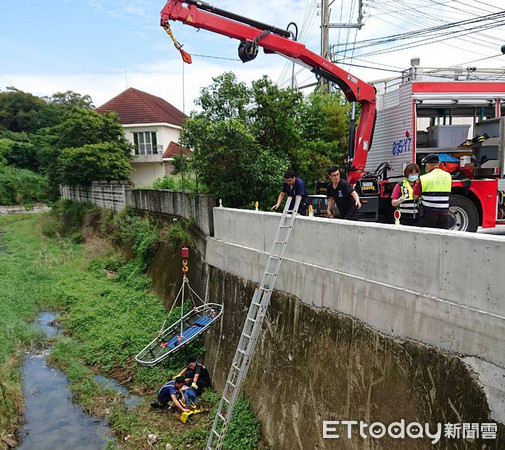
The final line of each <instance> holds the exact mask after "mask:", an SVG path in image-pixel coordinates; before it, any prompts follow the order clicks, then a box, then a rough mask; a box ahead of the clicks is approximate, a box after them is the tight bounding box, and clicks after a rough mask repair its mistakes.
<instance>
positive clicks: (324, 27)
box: [319, 0, 333, 92]
mask: <svg viewBox="0 0 505 450" xmlns="http://www.w3.org/2000/svg"><path fill="white" fill-rule="evenodd" d="M332 3H333V1H332ZM329 22H330V5H329V0H321V56H322V57H323V58H324V59H329V58H328V53H329V48H330V33H329V31H330V29H329V27H328V25H329ZM319 86H320V88H321V90H322V91H323V92H329V87H330V86H329V82H328V80H326V79H324V78H321V79H320V80H319Z"/></svg>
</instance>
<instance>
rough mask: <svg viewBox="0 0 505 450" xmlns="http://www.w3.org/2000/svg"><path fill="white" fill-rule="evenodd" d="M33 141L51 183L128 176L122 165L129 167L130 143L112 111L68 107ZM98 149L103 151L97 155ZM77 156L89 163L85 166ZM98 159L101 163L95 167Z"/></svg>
mask: <svg viewBox="0 0 505 450" xmlns="http://www.w3.org/2000/svg"><path fill="white" fill-rule="evenodd" d="M36 142H37V144H38V146H39V152H38V159H39V161H40V164H41V169H42V171H43V172H44V173H46V174H47V175H48V176H49V178H50V180H51V183H52V185H55V186H57V185H58V184H59V183H65V184H71V185H73V184H83V183H84V182H90V181H95V180H96V181H98V180H118V181H119V180H124V179H129V174H130V172H129V171H125V167H126V166H128V167H130V165H129V162H130V159H131V157H132V156H131V146H130V143H129V142H128V141H127V139H126V137H125V135H124V132H123V128H122V127H121V125H120V123H119V122H118V117H117V115H116V114H115V113H112V112H107V113H105V114H98V113H97V112H96V111H93V110H88V109H81V108H75V107H74V108H71V109H69V110H68V111H66V113H65V115H64V120H63V122H62V123H61V124H59V125H56V126H54V127H50V128H46V129H44V130H41V132H40V133H39V134H38V136H37V139H36ZM98 144H100V145H98ZM80 149H81V150H80ZM100 150H103V151H104V152H105V154H104V155H103V157H100V156H99V155H98V153H99V151H100ZM60 157H61V158H60ZM80 158H84V159H85V160H86V161H87V162H88V163H89V168H86V167H84V166H83V165H82V161H79V159H80ZM72 159H75V161H72ZM99 163H103V164H104V167H103V168H99V167H98V165H97V164H99ZM62 164H64V167H63V166H61V165H62ZM72 171H74V172H72ZM117 177H119V178H117Z"/></svg>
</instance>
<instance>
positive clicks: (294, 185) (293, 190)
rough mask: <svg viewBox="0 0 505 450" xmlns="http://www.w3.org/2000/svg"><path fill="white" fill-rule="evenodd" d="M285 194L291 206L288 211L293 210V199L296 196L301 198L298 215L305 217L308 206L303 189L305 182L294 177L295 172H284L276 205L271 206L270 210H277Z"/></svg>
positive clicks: (305, 191) (305, 192) (307, 199)
mask: <svg viewBox="0 0 505 450" xmlns="http://www.w3.org/2000/svg"><path fill="white" fill-rule="evenodd" d="M286 194H287V195H288V197H291V205H290V207H289V209H293V208H294V206H295V203H294V202H295V197H296V196H297V195H301V196H302V199H301V201H300V206H299V207H298V214H300V215H302V216H305V214H306V213H307V206H308V204H309V198H308V197H307V190H306V189H305V181H303V180H302V179H301V178H298V177H297V176H295V172H294V171H293V170H286V172H284V183H283V184H282V189H281V193H280V194H279V198H278V199H277V203H276V204H275V205H274V206H272V209H277V208H278V207H279V206H280V205H281V202H282V199H283V198H284V196H285V195H286Z"/></svg>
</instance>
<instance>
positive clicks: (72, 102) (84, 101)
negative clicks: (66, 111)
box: [43, 91, 94, 109]
mask: <svg viewBox="0 0 505 450" xmlns="http://www.w3.org/2000/svg"><path fill="white" fill-rule="evenodd" d="M43 99H44V100H45V101H46V102H47V103H49V104H52V105H59V106H64V107H66V108H74V107H76V108H82V109H94V105H93V100H92V99H91V97H90V96H89V95H81V94H78V93H77V92H73V91H66V92H55V93H54V94H53V95H52V96H51V97H43Z"/></svg>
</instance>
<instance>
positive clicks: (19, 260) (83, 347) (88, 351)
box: [0, 203, 259, 449]
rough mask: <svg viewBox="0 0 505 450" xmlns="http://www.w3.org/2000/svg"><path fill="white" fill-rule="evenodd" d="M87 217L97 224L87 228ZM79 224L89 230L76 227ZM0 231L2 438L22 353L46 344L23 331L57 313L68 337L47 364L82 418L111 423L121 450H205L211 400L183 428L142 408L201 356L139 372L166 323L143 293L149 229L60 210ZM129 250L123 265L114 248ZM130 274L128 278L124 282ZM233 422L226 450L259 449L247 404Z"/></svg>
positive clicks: (12, 416)
mask: <svg viewBox="0 0 505 450" xmlns="http://www.w3.org/2000/svg"><path fill="white" fill-rule="evenodd" d="M90 217H92V218H93V220H94V221H96V222H97V223H98V225H97V224H96V223H94V224H93V223H90V221H92V220H91V219H90ZM84 223H87V226H86V227H85V228H82V224H84ZM135 227H136V228H135ZM97 229H98V232H97V233H98V234H99V233H100V230H106V234H107V236H109V237H110V238H111V240H110V241H106V240H104V239H102V238H100V237H99V236H98V235H97V233H93V230H95V231H96V230H97ZM0 232H1V233H2V236H1V237H0V248H6V249H7V253H2V252H0V299H2V301H1V302H0V342H2V344H3V345H0V434H1V435H4V434H5V433H12V432H13V431H14V429H15V426H16V423H17V422H16V420H17V419H18V418H19V415H20V414H21V413H22V394H21V380H20V370H19V367H20V364H21V362H22V355H23V351H24V350H26V349H27V348H30V347H31V346H40V345H41V340H43V339H42V337H41V335H40V332H36V331H34V329H33V328H32V327H30V325H29V324H30V322H31V321H33V320H34V319H35V318H36V316H37V314H38V311H40V310H53V311H59V312H60V313H61V316H60V319H61V323H62V326H63V328H64V330H65V333H64V334H63V335H61V336H59V337H58V338H56V339H55V340H54V342H53V344H52V345H53V350H52V353H51V356H50V360H51V361H52V362H53V363H55V364H57V365H58V366H59V367H60V368H61V369H62V370H64V371H65V373H66V374H67V376H68V377H69V380H70V384H71V388H72V392H73V398H74V400H75V401H77V402H78V403H79V404H81V405H82V406H83V408H84V409H85V410H86V411H88V412H91V413H93V414H98V415H107V416H108V417H109V421H110V424H111V427H112V429H113V432H114V433H115V436H116V438H117V441H118V442H121V446H122V447H126V448H150V447H149V445H148V444H147V441H146V435H147V434H149V433H154V434H157V435H158V438H159V442H160V444H159V445H161V443H163V445H162V447H163V448H164V446H165V444H166V443H168V442H170V443H171V444H172V445H173V446H174V448H175V449H191V448H194V449H199V448H202V447H203V446H204V444H205V442H206V439H207V436H208V433H209V431H210V426H211V421H212V419H213V414H212V410H213V408H215V406H216V403H217V402H218V400H219V396H218V394H216V393H215V392H212V391H209V392H207V393H205V394H204V396H203V405H204V406H205V409H206V412H205V413H202V414H199V415H197V416H195V417H194V419H193V420H192V421H191V422H188V423H186V424H182V423H181V422H180V421H179V420H178V416H177V415H174V414H167V413H161V412H157V411H156V412H153V411H152V410H151V409H150V407H149V402H150V401H152V400H153V399H154V397H155V392H156V391H157V389H158V388H159V387H160V385H162V384H163V383H165V382H166V381H167V379H170V378H171V377H172V375H174V374H175V373H176V372H178V371H179V370H180V369H181V368H183V367H184V365H185V360H186V358H187V357H188V356H193V355H201V354H202V352H203V350H204V349H203V341H202V340H201V339H200V340H197V341H196V342H195V343H193V344H192V345H191V346H189V347H186V348H185V349H183V350H182V351H180V352H178V353H176V354H175V355H174V357H173V358H170V359H169V360H168V361H167V362H165V363H163V364H162V365H160V366H158V367H157V368H155V369H148V368H145V367H140V366H138V365H137V364H136V363H135V361H134V358H133V357H134V355H135V354H136V353H137V352H138V351H139V350H140V349H142V348H143V347H144V346H145V345H146V344H147V343H148V342H149V341H150V340H151V339H152V338H153V337H154V335H155V334H156V332H157V331H158V329H159V327H160V326H161V324H162V322H163V320H164V318H165V315H166V311H165V310H164V308H163V305H162V303H161V302H160V301H159V300H158V299H157V298H156V297H155V296H154V295H152V294H150V292H149V289H148V288H149V286H150V280H149V279H148V278H147V277H146V276H145V274H144V273H143V271H145V269H147V267H148V265H149V262H150V260H151V258H152V256H153V254H154V251H155V248H156V245H155V244H156V239H159V233H157V232H156V230H153V228H152V226H151V225H149V223H148V221H146V219H140V218H135V217H132V216H131V212H127V213H124V214H123V215H112V214H110V213H106V214H103V212H102V213H100V212H97V211H96V209H91V210H90V211H84V212H83V211H82V208H80V207H75V205H70V204H68V203H67V204H66V206H62V207H61V209H58V208H56V210H55V212H54V213H53V214H52V215H48V214H44V215H38V214H30V215H17V216H9V217H1V218H0ZM161 234H164V235H170V233H161ZM62 236H65V237H62ZM76 236H79V238H78V239H76ZM83 241H84V243H81V242H83ZM126 241H129V242H130V244H131V245H132V248H133V249H135V251H134V254H135V253H136V257H135V258H133V259H132V260H130V261H129V262H128V263H127V262H126V260H127V258H126V257H125V254H124V253H121V252H118V247H117V246H118V245H119V247H121V245H125V242H126ZM128 266H130V268H132V267H133V268H135V270H131V273H130V274H128V276H126V275H123V276H121V273H122V271H123V272H125V270H126V269H125V268H126V267H128ZM104 269H109V270H114V269H115V270H116V271H118V272H119V273H120V275H119V276H117V277H115V278H109V277H108V274H107V273H106V271H105V270H104ZM175 314H177V312H175ZM95 373H103V374H106V375H108V376H110V377H114V378H116V379H118V380H119V381H121V382H125V383H126V386H127V387H128V388H130V389H131V391H132V393H134V394H136V395H141V396H144V397H145V401H143V402H142V403H141V404H140V405H139V406H137V407H136V408H134V410H132V411H126V409H125V407H124V404H123V402H122V399H121V396H120V395H119V394H117V393H116V392H114V391H111V390H110V389H104V388H102V387H100V386H99V385H98V384H97V383H96V382H95V381H94V378H93V375H94V374H95ZM234 418H235V420H234V421H233V423H232V424H231V426H230V430H229V433H228V437H227V447H228V448H230V449H231V448H241V449H254V448H257V442H258V439H259V423H258V421H257V420H256V419H255V418H254V416H253V414H252V413H251V411H250V409H249V406H248V404H247V403H246V402H245V401H243V402H241V403H239V404H238V405H237V407H236V413H235V414H234ZM160 448H161V447H160Z"/></svg>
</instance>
